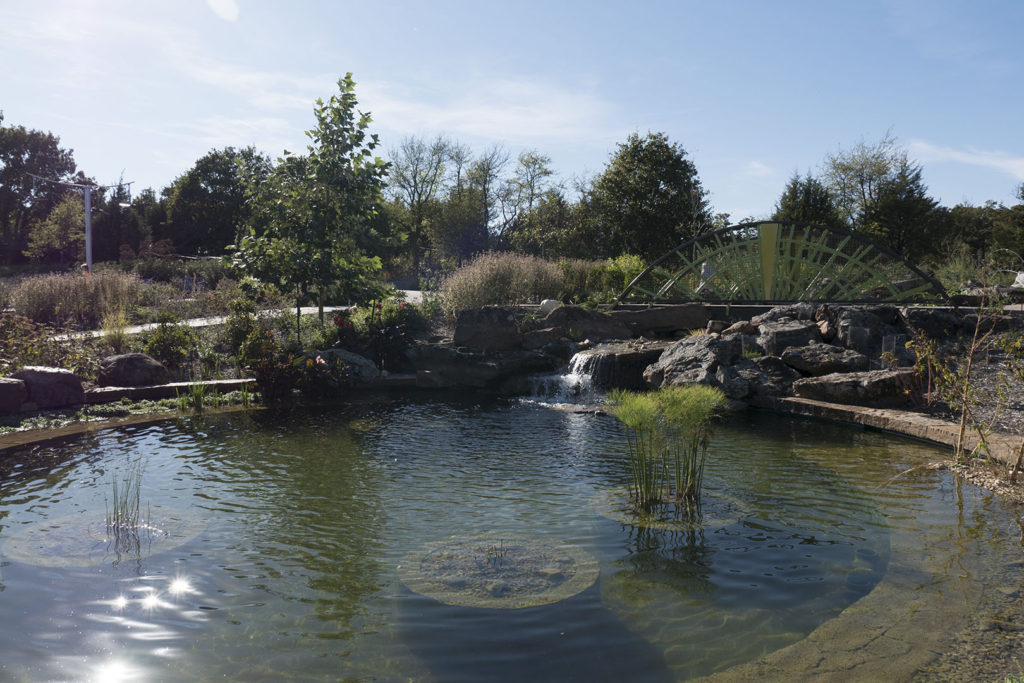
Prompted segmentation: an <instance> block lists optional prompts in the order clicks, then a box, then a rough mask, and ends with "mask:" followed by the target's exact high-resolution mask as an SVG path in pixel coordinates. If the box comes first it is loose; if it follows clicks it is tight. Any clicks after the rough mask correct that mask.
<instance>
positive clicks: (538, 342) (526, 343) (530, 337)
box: [522, 327, 562, 350]
mask: <svg viewBox="0 0 1024 683" xmlns="http://www.w3.org/2000/svg"><path fill="white" fill-rule="evenodd" d="M561 339H562V331H561V330H559V329H558V328H556V327H545V328H542V329H539V330H529V331H528V332H523V341H522V344H523V348H524V349H528V350H534V349H542V348H544V347H545V346H548V345H550V344H553V343H555V342H558V341H560V340H561Z"/></svg>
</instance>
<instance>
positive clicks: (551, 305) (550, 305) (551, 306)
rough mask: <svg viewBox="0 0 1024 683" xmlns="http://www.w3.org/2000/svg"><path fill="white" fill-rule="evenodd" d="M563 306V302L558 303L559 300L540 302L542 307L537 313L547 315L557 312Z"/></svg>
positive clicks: (538, 308) (539, 307)
mask: <svg viewBox="0 0 1024 683" xmlns="http://www.w3.org/2000/svg"><path fill="white" fill-rule="evenodd" d="M561 305H562V302H561V301H558V300H557V299H544V301H541V302H540V306H538V307H537V311H538V312H539V313H540V314H541V315H547V314H548V313H550V312H551V311H553V310H555V309H556V308H558V307H559V306H561Z"/></svg>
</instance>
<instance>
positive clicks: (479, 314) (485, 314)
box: [453, 306, 522, 350]
mask: <svg viewBox="0 0 1024 683" xmlns="http://www.w3.org/2000/svg"><path fill="white" fill-rule="evenodd" d="M453 342H454V344H455V345H456V346H467V347H470V348H475V349H495V350H500V349H514V348H518V347H519V346H520V345H521V344H522V337H521V336H520V333H519V325H518V323H517V321H516V315H515V311H514V310H513V309H511V308H506V307H504V306H484V307H483V308H468V309H465V310H462V311H456V313H455V334H454V339H453Z"/></svg>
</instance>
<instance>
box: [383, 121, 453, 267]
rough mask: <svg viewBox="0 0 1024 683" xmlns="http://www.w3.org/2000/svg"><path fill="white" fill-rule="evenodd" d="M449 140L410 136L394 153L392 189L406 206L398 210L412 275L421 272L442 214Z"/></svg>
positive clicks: (390, 175)
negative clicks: (430, 235) (442, 194)
mask: <svg viewBox="0 0 1024 683" xmlns="http://www.w3.org/2000/svg"><path fill="white" fill-rule="evenodd" d="M448 155H449V143H448V141H447V140H445V139H444V138H443V137H441V136H438V137H437V138H435V139H434V140H433V141H432V142H426V141H425V140H423V139H422V138H416V137H407V138H405V139H403V140H402V143H401V144H400V145H399V146H398V148H397V149H394V150H392V151H391V153H390V155H389V156H390V163H391V169H390V174H389V184H388V187H389V190H390V194H391V196H392V197H393V198H394V199H395V201H397V202H398V203H399V205H400V206H401V207H402V209H403V210H402V211H401V212H398V214H397V215H398V216H399V220H400V221H401V226H402V229H403V231H404V232H405V234H406V236H407V242H406V244H407V248H408V250H409V255H410V257H411V261H412V271H413V272H412V274H413V275H414V276H416V277H418V276H419V275H420V262H421V261H422V259H423V251H424V249H425V248H426V243H427V236H428V235H429V234H430V232H431V227H432V224H433V223H434V221H436V220H437V217H438V215H439V213H440V210H441V208H440V200H441V193H442V191H443V189H444V182H445V166H446V162H447V160H448Z"/></svg>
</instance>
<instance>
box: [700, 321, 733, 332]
mask: <svg viewBox="0 0 1024 683" xmlns="http://www.w3.org/2000/svg"><path fill="white" fill-rule="evenodd" d="M727 329H729V321H728V320H709V321H708V326H707V327H706V328H704V331H705V332H707V333H708V334H721V333H722V332H724V331H725V330H727Z"/></svg>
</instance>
